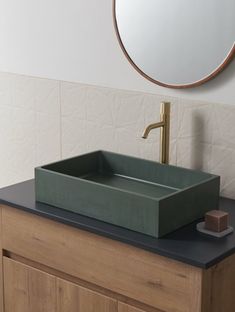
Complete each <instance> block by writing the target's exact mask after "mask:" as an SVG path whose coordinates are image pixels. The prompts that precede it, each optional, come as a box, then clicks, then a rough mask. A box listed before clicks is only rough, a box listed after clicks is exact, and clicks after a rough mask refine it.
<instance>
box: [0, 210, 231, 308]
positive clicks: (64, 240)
mask: <svg viewBox="0 0 235 312" xmlns="http://www.w3.org/2000/svg"><path fill="white" fill-rule="evenodd" d="M1 219H2V220H1V246H2V247H1V258H0V264H1V265H2V270H0V276H1V275H2V278H1V283H0V292H1V293H0V294H1V296H0V300H1V301H0V303H1V309H0V312H233V307H234V306H235V296H234V294H233V292H234V289H235V264H234V263H235V257H234V256H230V257H228V258H227V259H225V260H224V261H222V262H221V263H220V264H218V265H216V266H214V267H212V268H210V269H208V270H203V269H200V268H197V267H194V266H191V265H188V264H185V263H181V262H178V261H174V260H171V259H168V258H165V257H161V256H159V255H156V254H154V253H151V252H147V251H144V250H142V249H140V248H135V247H133V246H130V245H127V244H124V243H120V242H117V241H114V240H112V239H108V238H104V237H102V236H99V235H96V234H92V233H90V232H87V231H82V230H80V229H77V228H74V227H71V226H67V225H64V224H61V223H58V222H55V221H52V220H49V219H47V218H43V217H40V216H36V215H34V214H31V213H28V212H24V211H22V210H20V209H16V208H12V207H8V206H1ZM1 273H2V274H1Z"/></svg>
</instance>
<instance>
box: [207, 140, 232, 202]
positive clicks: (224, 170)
mask: <svg viewBox="0 0 235 312" xmlns="http://www.w3.org/2000/svg"><path fill="white" fill-rule="evenodd" d="M211 172H213V173H214V174H218V175H220V176H221V194H222V195H223V196H225V197H230V198H234V199H235V149H233V148H228V147H226V148H225V147H221V146H215V145H214V146H213V147H212V169H211Z"/></svg>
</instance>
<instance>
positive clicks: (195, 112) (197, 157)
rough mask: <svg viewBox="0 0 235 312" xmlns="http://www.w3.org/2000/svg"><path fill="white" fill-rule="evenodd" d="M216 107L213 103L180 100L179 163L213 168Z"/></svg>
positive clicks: (195, 167)
mask: <svg viewBox="0 0 235 312" xmlns="http://www.w3.org/2000/svg"><path fill="white" fill-rule="evenodd" d="M213 119H214V107H213V104H211V103H203V102H200V103H198V102H195V101H190V102H189V101H186V100H182V99H180V100H179V105H178V129H177V133H178V134H177V165H178V166H181V167H187V168H192V169H198V170H204V171H210V170H211V144H212V138H213Z"/></svg>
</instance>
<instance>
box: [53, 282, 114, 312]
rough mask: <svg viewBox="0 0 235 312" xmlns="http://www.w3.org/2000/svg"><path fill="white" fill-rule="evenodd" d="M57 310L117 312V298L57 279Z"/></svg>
mask: <svg viewBox="0 0 235 312" xmlns="http://www.w3.org/2000/svg"><path fill="white" fill-rule="evenodd" d="M57 291H58V293H57V298H58V304H57V307H58V310H57V311H58V312H117V300H115V299H111V298H109V297H106V296H104V295H101V294H98V293H96V292H94V291H91V290H88V289H86V288H84V287H80V286H78V285H76V284H73V283H71V282H67V281H65V280H62V279H59V278H58V279H57Z"/></svg>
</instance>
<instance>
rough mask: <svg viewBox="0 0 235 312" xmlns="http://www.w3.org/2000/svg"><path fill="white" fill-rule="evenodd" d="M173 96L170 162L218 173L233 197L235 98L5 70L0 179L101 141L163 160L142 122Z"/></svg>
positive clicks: (100, 145)
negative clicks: (227, 100) (232, 101)
mask: <svg viewBox="0 0 235 312" xmlns="http://www.w3.org/2000/svg"><path fill="white" fill-rule="evenodd" d="M163 100H170V101H171V102H172V120H171V160H170V161H171V163H172V164H176V165H178V166H184V167H189V168H195V169H199V170H204V171H208V172H212V173H215V174H219V175H221V177H222V185H221V193H222V195H223V196H226V197H230V198H234V199H235V139H234V137H235V122H234V120H235V106H233V105H227V104H221V103H210V102H205V101H198V100H189V99H183V98H181V97H170V96H164V95H158V94H151V93H143V92H136V91H127V90H120V89H114V88H105V87H98V86H91V85H86V84H82V83H71V82H64V81H57V80H50V79H42V78H34V77H30V76H24V75H18V74H10V73H3V72H1V73H0V144H1V150H0V151H1V153H0V187H2V186H5V185H9V184H12V183H16V182H19V181H23V180H26V179H30V178H32V177H33V168H34V167H35V166H38V165H41V164H45V163H49V162H52V161H55V160H58V159H61V158H66V157H70V156H74V155H77V154H81V153H85V152H88V151H92V150H96V149H106V150H111V151H116V152H120V153H125V154H129V155H135V156H139V157H143V158H147V159H152V160H158V155H159V144H158V143H159V131H158V130H156V131H153V132H152V133H151V134H150V137H149V138H148V139H147V140H143V139H142V138H141V133H142V131H143V129H144V127H145V126H146V125H147V124H148V123H150V122H154V121H157V120H158V118H159V108H160V102H161V101H163Z"/></svg>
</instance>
